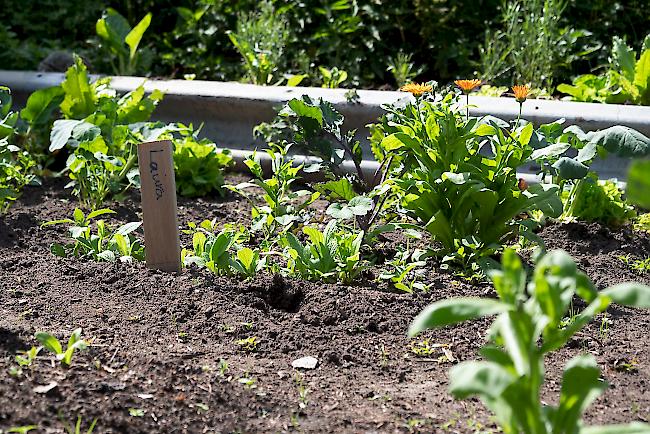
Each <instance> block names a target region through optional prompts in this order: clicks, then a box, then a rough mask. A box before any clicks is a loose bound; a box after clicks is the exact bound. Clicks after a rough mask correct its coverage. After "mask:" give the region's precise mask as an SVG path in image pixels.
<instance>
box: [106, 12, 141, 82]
mask: <svg viewBox="0 0 650 434" xmlns="http://www.w3.org/2000/svg"><path fill="white" fill-rule="evenodd" d="M150 24H151V13H148V14H146V15H145V16H144V17H143V18H142V19H141V20H140V22H139V23H138V24H136V26H135V27H133V28H131V25H130V24H129V22H128V21H127V20H126V18H124V17H123V16H122V15H120V13H119V12H117V11H116V10H114V9H111V8H108V9H107V10H106V11H104V14H103V16H102V17H101V18H100V19H99V20H97V24H96V26H95V29H96V31H97V36H99V38H100V40H101V46H102V48H103V49H104V50H105V51H106V52H108V53H110V55H112V56H113V57H114V58H117V63H115V61H114V60H113V59H111V62H110V63H111V66H112V67H113V72H114V73H115V74H117V75H134V74H135V73H136V72H138V71H145V70H146V69H147V68H148V66H149V65H150V64H151V60H152V56H151V53H148V54H145V53H143V52H142V50H138V46H139V45H140V41H141V40H142V36H144V33H145V32H146V31H147V29H148V28H149V25H150Z"/></svg>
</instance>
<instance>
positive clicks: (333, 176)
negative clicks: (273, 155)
mask: <svg viewBox="0 0 650 434" xmlns="http://www.w3.org/2000/svg"><path fill="white" fill-rule="evenodd" d="M343 121H344V118H343V115H341V114H340V113H339V112H338V111H337V110H336V109H335V108H334V106H333V105H332V104H331V103H329V102H327V101H323V100H322V99H321V100H319V101H312V100H311V98H309V97H308V96H303V97H302V99H292V100H291V101H289V102H288V103H287V104H286V105H285V106H284V107H283V108H282V109H281V110H280V112H279V113H278V117H277V118H276V119H275V120H274V122H273V123H272V124H262V125H260V126H258V127H257V128H256V131H257V133H258V134H261V135H263V136H264V137H265V139H266V140H267V142H269V143H273V142H282V141H286V142H287V143H289V144H290V145H292V146H295V147H296V148H298V149H299V150H300V151H301V152H304V153H306V154H307V155H309V156H312V157H316V158H318V159H319V160H320V162H318V163H315V164H313V165H311V166H309V167H307V168H306V169H305V170H306V171H316V170H323V171H324V172H325V175H326V177H327V178H329V180H328V181H327V182H324V183H321V184H317V185H315V186H314V188H315V189H316V190H318V191H319V192H321V193H322V194H323V195H324V196H325V197H327V199H328V200H329V201H330V202H331V204H330V207H329V208H328V214H330V215H332V216H333V217H335V218H340V219H343V220H345V219H351V218H354V223H355V225H356V227H358V228H359V229H361V230H362V231H363V232H364V233H365V236H366V241H367V242H369V241H370V240H372V239H373V238H374V237H375V236H376V235H378V234H380V233H382V232H385V231H388V230H392V229H394V227H395V226H394V225H391V224H388V223H389V220H390V219H389V218H387V217H388V213H387V209H389V208H390V207H391V206H393V205H394V204H395V202H396V201H397V194H396V191H395V189H394V188H393V186H392V184H391V182H390V181H389V180H388V179H387V176H388V169H389V167H390V162H391V160H390V159H388V160H387V161H386V162H384V164H382V165H381V167H380V168H379V169H378V170H377V171H376V173H375V174H374V175H373V176H372V177H367V176H366V175H365V174H364V171H363V169H362V167H361V160H362V159H363V152H362V149H361V144H360V142H359V141H358V140H357V139H356V138H355V134H356V131H354V130H351V131H344V130H343V129H342V127H343ZM347 163H349V164H350V165H351V166H352V167H353V168H354V169H353V171H352V173H347V172H346V170H344V168H343V165H344V164H347ZM369 178H370V179H369ZM382 219H383V220H384V221H383V222H382ZM380 223H381V224H380Z"/></svg>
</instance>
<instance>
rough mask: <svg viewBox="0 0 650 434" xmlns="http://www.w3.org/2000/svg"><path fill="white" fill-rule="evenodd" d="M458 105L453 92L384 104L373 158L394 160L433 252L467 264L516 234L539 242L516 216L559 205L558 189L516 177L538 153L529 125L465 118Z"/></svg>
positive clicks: (555, 212) (553, 210)
mask: <svg viewBox="0 0 650 434" xmlns="http://www.w3.org/2000/svg"><path fill="white" fill-rule="evenodd" d="M457 107H458V104H457V97H456V96H455V95H453V94H447V95H445V96H442V97H440V98H435V97H430V98H417V99H416V101H415V102H414V103H407V104H406V105H404V106H386V107H385V109H386V110H387V112H388V114H387V115H385V116H384V117H383V118H382V119H381V123H380V124H379V125H376V126H375V131H374V134H377V133H378V132H380V133H379V134H377V135H378V136H379V137H381V139H380V140H379V141H378V142H376V143H375V154H376V155H379V156H380V158H383V159H385V160H390V161H393V164H394V170H395V171H396V172H397V174H394V175H393V177H394V179H395V183H396V184H397V185H398V186H400V187H401V189H402V190H403V194H404V196H403V200H402V206H403V207H404V208H405V210H406V211H407V212H408V213H409V214H410V215H411V216H412V217H414V218H415V219H417V221H418V222H419V223H420V224H421V225H422V226H423V227H424V229H425V230H426V231H427V232H429V234H431V237H432V240H433V241H434V242H436V243H439V245H440V248H439V249H434V251H433V252H434V253H436V254H441V255H444V260H445V261H453V262H456V263H459V264H461V265H463V266H468V265H472V264H476V263H478V262H481V261H483V260H484V259H485V258H487V257H488V256H490V255H491V254H493V253H495V252H498V251H500V250H501V249H502V246H503V245H504V244H505V243H506V242H507V241H508V240H511V239H513V238H516V237H517V236H519V235H522V236H526V237H529V238H531V239H534V240H537V238H535V237H534V234H532V233H531V232H530V231H529V230H528V228H527V227H525V226H521V225H520V224H519V222H518V221H517V220H516V217H517V216H518V215H520V214H521V213H524V212H527V211H531V210H541V211H543V212H544V213H545V214H546V215H549V216H555V217H557V216H559V215H560V213H561V210H562V203H561V201H560V199H559V197H558V187H557V186H554V185H546V184H537V185H530V186H527V187H526V186H524V187H523V188H522V185H521V183H520V182H519V180H518V178H517V168H519V167H520V166H522V165H523V164H524V162H526V161H527V160H528V159H529V157H530V155H531V154H532V152H533V149H532V148H531V147H530V145H529V142H530V140H531V137H532V133H533V125H532V124H530V123H520V124H519V125H509V124H508V123H506V122H504V121H501V120H499V119H496V118H491V117H487V118H484V119H481V120H479V119H476V118H469V119H468V118H467V117H466V116H465V115H464V114H462V113H461V112H460V111H458V109H457ZM482 148H486V152H485V153H482V152H480V151H481V149H482Z"/></svg>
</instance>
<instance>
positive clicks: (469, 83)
mask: <svg viewBox="0 0 650 434" xmlns="http://www.w3.org/2000/svg"><path fill="white" fill-rule="evenodd" d="M454 83H456V86H458V87H460V89H461V90H462V91H463V92H464V93H470V92H471V91H473V90H474V89H476V88H477V87H479V86H480V85H481V80H478V79H476V78H475V79H473V80H456V81H454Z"/></svg>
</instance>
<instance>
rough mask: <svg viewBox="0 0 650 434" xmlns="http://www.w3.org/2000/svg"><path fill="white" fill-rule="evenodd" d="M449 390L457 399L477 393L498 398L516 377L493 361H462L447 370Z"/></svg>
mask: <svg viewBox="0 0 650 434" xmlns="http://www.w3.org/2000/svg"><path fill="white" fill-rule="evenodd" d="M449 377H450V384H449V391H450V392H451V393H452V394H453V395H454V396H455V397H456V398H458V399H464V398H467V397H468V396H473V395H479V396H487V397H490V398H499V397H500V396H501V394H502V393H503V391H504V390H505V389H506V388H507V387H508V386H509V385H510V384H512V383H513V382H514V381H515V380H516V378H515V376H514V375H512V374H511V373H510V372H508V371H507V370H506V369H504V368H503V367H501V366H499V365H498V364H496V363H494V362H474V361H472V362H463V363H459V364H458V365H456V366H454V367H452V368H451V370H450V371H449Z"/></svg>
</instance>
